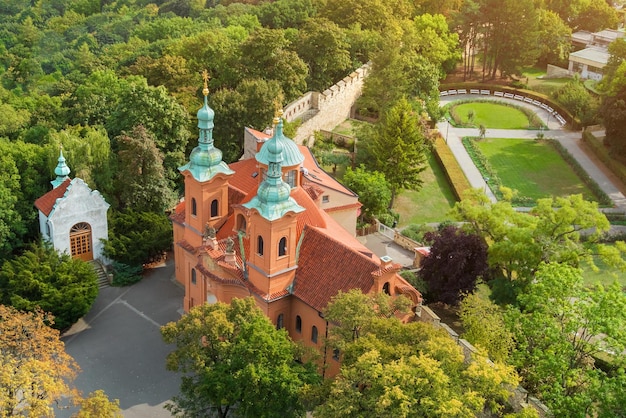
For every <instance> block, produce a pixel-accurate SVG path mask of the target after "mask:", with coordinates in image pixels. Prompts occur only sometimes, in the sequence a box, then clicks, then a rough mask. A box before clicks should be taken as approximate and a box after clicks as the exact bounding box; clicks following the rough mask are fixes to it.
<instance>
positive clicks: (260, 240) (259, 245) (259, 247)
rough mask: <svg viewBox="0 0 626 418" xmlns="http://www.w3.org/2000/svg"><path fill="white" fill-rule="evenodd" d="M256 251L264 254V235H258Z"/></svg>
mask: <svg viewBox="0 0 626 418" xmlns="http://www.w3.org/2000/svg"><path fill="white" fill-rule="evenodd" d="M256 253H257V254H258V255H263V237H262V236H260V235H259V236H258V237H256Z"/></svg>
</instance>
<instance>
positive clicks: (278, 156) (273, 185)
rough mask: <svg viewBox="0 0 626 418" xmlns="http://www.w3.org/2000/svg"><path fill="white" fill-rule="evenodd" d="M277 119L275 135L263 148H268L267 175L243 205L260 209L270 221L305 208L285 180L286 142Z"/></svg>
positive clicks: (280, 122) (279, 121) (266, 152)
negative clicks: (283, 173)
mask: <svg viewBox="0 0 626 418" xmlns="http://www.w3.org/2000/svg"><path fill="white" fill-rule="evenodd" d="M276 119H278V120H276V126H275V129H274V135H273V136H272V138H270V139H269V140H268V141H267V142H266V143H265V144H264V145H263V148H262V149H265V150H266V151H265V154H266V157H267V176H266V177H265V179H264V180H263V182H261V184H260V185H259V188H258V189H257V194H256V196H254V197H253V198H252V199H251V200H250V202H248V203H245V204H244V205H243V206H244V207H246V208H248V209H252V208H254V209H256V210H258V211H259V213H260V214H261V216H263V217H264V218H265V219H267V220H269V221H273V220H276V219H279V218H282V217H283V216H284V215H285V214H286V213H287V212H295V213H299V212H302V211H303V210H304V208H303V207H301V206H300V205H298V204H297V203H296V201H295V200H294V199H293V198H292V197H291V196H290V193H291V186H289V184H287V183H286V182H285V181H284V180H283V176H282V163H283V161H284V159H285V158H284V156H285V145H286V142H285V141H283V140H281V136H282V129H279V126H280V127H282V120H280V119H279V118H276ZM283 138H284V136H283ZM289 142H291V141H289ZM292 143H293V142H292ZM257 155H258V154H257ZM300 155H302V154H300ZM257 160H258V158H257Z"/></svg>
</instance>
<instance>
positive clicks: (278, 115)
mask: <svg viewBox="0 0 626 418" xmlns="http://www.w3.org/2000/svg"><path fill="white" fill-rule="evenodd" d="M282 116H283V108H282V106H281V105H280V101H279V100H278V99H276V100H274V125H278V122H279V121H280V118H281V117H282Z"/></svg>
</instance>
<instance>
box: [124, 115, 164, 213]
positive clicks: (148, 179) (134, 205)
mask: <svg viewBox="0 0 626 418" xmlns="http://www.w3.org/2000/svg"><path fill="white" fill-rule="evenodd" d="M116 142H117V147H118V162H117V170H116V173H115V177H116V180H117V187H116V189H117V190H116V197H117V200H118V204H119V207H120V208H122V209H124V210H132V211H137V212H156V213H162V212H164V211H165V210H167V209H170V208H172V207H173V206H174V204H175V201H176V197H175V195H174V192H173V191H172V190H171V189H170V187H169V184H168V182H167V179H166V177H165V170H164V167H163V157H162V154H161V152H160V151H159V149H158V148H157V146H156V143H155V140H154V138H153V136H152V135H151V134H150V133H149V132H148V131H147V130H146V129H145V128H144V127H143V126H142V125H138V126H135V127H134V128H133V129H132V131H130V132H128V133H123V134H122V135H120V136H118V137H117V138H116Z"/></svg>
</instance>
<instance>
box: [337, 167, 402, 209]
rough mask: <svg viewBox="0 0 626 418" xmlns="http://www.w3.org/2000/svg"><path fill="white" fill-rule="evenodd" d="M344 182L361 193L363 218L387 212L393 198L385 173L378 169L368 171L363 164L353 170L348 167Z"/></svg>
mask: <svg viewBox="0 0 626 418" xmlns="http://www.w3.org/2000/svg"><path fill="white" fill-rule="evenodd" d="M342 182H343V184H344V185H345V186H346V187H348V188H349V189H350V190H352V191H353V192H355V193H356V194H358V195H359V202H361V203H362V204H363V207H362V208H361V215H360V217H361V220H364V219H371V218H373V217H376V215H378V214H380V213H385V212H386V211H387V209H388V208H389V202H390V200H391V189H390V188H389V184H387V180H386V179H385V175H384V174H382V173H380V172H378V171H367V170H365V167H364V166H363V165H361V166H359V167H357V168H356V169H354V170H352V168H350V167H348V169H347V170H346V172H345V174H344V175H343V179H342Z"/></svg>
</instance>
